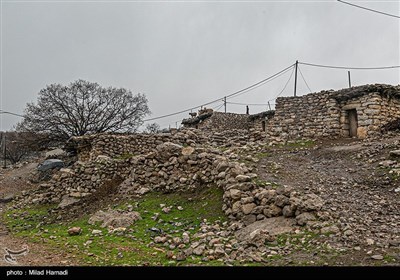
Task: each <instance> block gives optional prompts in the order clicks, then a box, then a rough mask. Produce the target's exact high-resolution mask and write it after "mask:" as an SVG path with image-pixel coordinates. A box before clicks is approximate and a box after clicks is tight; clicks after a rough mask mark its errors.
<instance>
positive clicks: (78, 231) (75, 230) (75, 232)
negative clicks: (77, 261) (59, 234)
mask: <svg viewBox="0 0 400 280" xmlns="http://www.w3.org/2000/svg"><path fill="white" fill-rule="evenodd" d="M81 233H82V229H81V228H80V227H72V228H69V229H68V234H69V235H70V236H74V235H80V234H81Z"/></svg>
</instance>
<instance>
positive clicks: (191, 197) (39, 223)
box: [2, 187, 227, 266]
mask: <svg viewBox="0 0 400 280" xmlns="http://www.w3.org/2000/svg"><path fill="white" fill-rule="evenodd" d="M222 195H223V191H222V190H220V189H218V188H216V187H210V188H206V189H203V190H200V191H197V192H194V193H180V194H179V193H173V194H162V193H149V194H147V195H145V196H143V197H142V198H140V199H137V200H130V201H125V202H123V203H120V204H116V205H114V206H113V208H115V209H118V208H119V209H124V208H128V205H132V207H133V210H134V211H137V212H139V213H140V214H141V216H142V220H139V221H137V222H136V223H135V224H134V225H132V226H131V227H129V228H128V229H127V230H126V231H125V232H124V233H122V234H121V235H116V234H115V233H109V231H108V229H107V228H101V227H100V225H99V224H96V225H90V224H89V223H88V219H89V216H84V217H82V218H81V219H79V220H76V221H72V222H54V221H55V220H54V219H53V220H52V219H50V218H52V216H54V215H57V214H56V213H54V214H53V213H52V209H53V208H54V206H52V205H48V206H35V207H31V208H26V209H22V210H9V211H7V212H5V213H4V214H3V217H2V218H3V221H4V223H5V224H6V225H7V226H8V228H9V229H10V231H11V233H12V234H13V235H15V236H20V237H25V238H28V240H29V241H31V242H35V243H45V244H47V245H48V246H50V247H52V248H55V249H57V250H59V251H66V252H69V253H71V254H74V255H76V259H77V260H78V261H79V262H80V263H81V264H82V265H93V266H97V265H102V266H109V265H129V266H137V265H162V266H170V265H172V266H176V265H193V264H195V265H207V266H212V265H223V263H222V262H221V261H218V260H212V261H207V262H204V261H202V259H201V257H197V256H193V257H192V256H190V257H188V258H187V259H186V260H185V261H176V260H171V259H168V258H167V257H166V252H167V251H174V252H175V253H178V251H179V250H184V249H185V248H187V246H188V245H185V247H184V248H181V249H177V248H175V249H170V248H166V247H164V246H163V244H153V243H152V242H153V237H154V236H155V235H156V234H154V233H153V232H152V231H150V230H149V229H150V228H153V227H155V228H157V229H160V230H162V231H163V232H165V233H168V234H170V235H171V236H177V237H182V233H183V232H185V231H188V232H191V233H194V232H197V231H198V229H199V226H200V224H201V222H202V221H203V220H204V219H207V221H209V222H217V221H219V222H220V223H222V222H224V221H226V219H227V218H226V217H225V215H224V213H223V211H222ZM160 204H165V205H166V206H172V209H171V211H170V212H169V213H168V214H167V213H163V212H162V208H161V207H160ZM178 206H180V207H182V208H183V210H178ZM155 213H159V214H158V217H159V218H158V219H157V220H155V219H153V218H154V216H155V215H157V214H155ZM46 217H47V218H49V219H47V218H46ZM53 218H54V217H53ZM46 220H48V221H49V223H47V224H46V223H43V221H46ZM73 226H78V227H81V228H82V233H81V234H80V235H77V236H69V235H68V229H69V228H71V227H73ZM94 229H97V230H101V231H102V235H101V236H93V235H92V231H93V230H94Z"/></svg>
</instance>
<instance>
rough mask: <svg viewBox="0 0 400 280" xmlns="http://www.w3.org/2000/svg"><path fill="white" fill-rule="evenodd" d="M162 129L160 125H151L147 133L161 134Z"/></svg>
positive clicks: (148, 125) (148, 126) (147, 126)
mask: <svg viewBox="0 0 400 280" xmlns="http://www.w3.org/2000/svg"><path fill="white" fill-rule="evenodd" d="M160 130H161V128H160V125H159V124H158V123H149V124H147V125H146V130H145V132H147V133H158V132H160Z"/></svg>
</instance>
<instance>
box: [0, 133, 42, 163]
mask: <svg viewBox="0 0 400 280" xmlns="http://www.w3.org/2000/svg"><path fill="white" fill-rule="evenodd" d="M47 145H48V137H47V136H46V135H40V134H37V133H30V132H20V133H18V132H15V131H9V132H3V133H2V135H1V145H0V146H1V149H0V150H1V151H0V157H1V158H2V159H3V158H4V151H5V158H6V159H7V160H9V161H10V162H11V163H12V164H15V163H17V162H19V161H21V160H22V159H24V158H26V157H28V156H32V155H35V154H37V153H38V152H39V151H40V150H42V149H44V148H46V147H47Z"/></svg>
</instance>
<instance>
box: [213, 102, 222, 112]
mask: <svg viewBox="0 0 400 280" xmlns="http://www.w3.org/2000/svg"><path fill="white" fill-rule="evenodd" d="M222 106H224V103H222V104H221V105H219V106H217V107H218V108H216V107H214V110H215V111H217V112H218V110H219V109H221V108H222ZM215 108H216V109H215Z"/></svg>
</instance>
